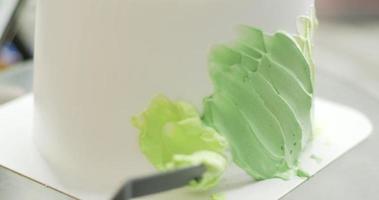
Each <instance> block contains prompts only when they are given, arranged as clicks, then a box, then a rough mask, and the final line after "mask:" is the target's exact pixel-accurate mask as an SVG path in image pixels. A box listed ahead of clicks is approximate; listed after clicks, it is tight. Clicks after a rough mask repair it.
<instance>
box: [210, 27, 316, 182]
mask: <svg viewBox="0 0 379 200" xmlns="http://www.w3.org/2000/svg"><path fill="white" fill-rule="evenodd" d="M301 39H304V40H301ZM307 42H308V40H307V39H306V37H300V36H296V37H294V36H291V35H288V34H286V33H284V32H277V33H275V34H273V35H268V34H265V33H264V32H262V31H261V30H259V29H256V28H252V27H248V26H243V27H241V28H240V29H239V35H238V37H237V39H236V40H235V41H233V42H232V43H230V44H227V45H219V46H216V47H214V48H213V50H212V51H211V55H210V59H209V66H210V77H211V79H212V81H213V84H214V93H213V94H212V95H211V96H210V97H208V98H206V100H205V111H204V116H203V119H204V121H205V122H206V123H207V124H208V125H209V126H212V127H214V128H215V129H216V130H217V131H218V132H219V133H221V134H222V135H224V136H225V137H226V138H227V140H228V142H229V144H230V146H231V150H232V154H233V158H234V161H235V162H236V163H237V164H238V165H239V166H240V167H241V168H242V169H244V170H245V171H246V172H247V173H248V174H250V175H251V176H253V177H254V178H256V179H258V180H259V179H267V178H272V177H280V178H287V177H288V175H289V174H291V172H295V170H297V166H298V158H299V155H300V153H301V151H302V149H303V148H304V146H305V144H307V142H308V141H309V140H310V135H311V130H312V123H311V108H312V96H313V78H312V77H313V72H312V70H313V69H312V63H311V62H310V61H311V59H310V52H309V50H310V49H309V48H308V46H307V45H309V44H308V43H307ZM300 44H301V45H302V46H300Z"/></svg>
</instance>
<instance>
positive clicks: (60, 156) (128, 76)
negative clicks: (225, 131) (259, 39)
mask: <svg viewBox="0 0 379 200" xmlns="http://www.w3.org/2000/svg"><path fill="white" fill-rule="evenodd" d="M312 2H313V0H306V1H305V0H287V1H279V0H239V1H238V2H237V1H232V0H97V1H94V0H80V1H78V0H39V2H38V3H39V4H38V11H37V32H36V35H37V36H36V49H35V53H36V57H35V66H36V69H35V89H34V92H35V120H34V122H35V124H34V126H35V127H34V136H35V141H36V143H37V145H38V147H39V149H40V151H41V152H42V153H43V154H44V156H45V157H46V158H47V159H48V160H49V161H50V162H51V163H52V166H54V168H56V169H57V171H58V172H60V173H59V174H62V175H63V176H62V177H65V176H64V175H65V172H67V171H71V172H77V176H75V177H65V178H67V179H69V180H70V179H72V180H75V179H86V180H88V182H90V183H94V184H93V185H94V186H96V187H100V188H109V187H111V188H112V187H117V184H119V183H120V182H121V181H122V180H124V179H125V178H128V177H131V176H133V177H134V176H137V175H141V174H144V173H147V172H151V171H152V170H153V169H152V167H151V166H150V164H149V163H148V162H147V161H146V160H145V158H144V157H143V156H142V154H141V153H140V150H139V148H138V142H137V137H138V134H137V131H136V129H134V128H133V127H132V126H131V124H130V118H131V116H132V115H134V114H137V113H139V112H141V111H142V110H143V109H144V108H145V107H146V106H147V105H148V102H149V100H150V99H151V98H152V97H153V96H154V95H156V94H158V93H163V94H166V95H168V96H169V97H171V98H174V99H182V100H186V101H188V102H191V103H194V104H195V105H198V106H199V109H201V107H200V105H201V102H202V99H203V98H204V97H205V96H207V95H209V94H210V93H211V84H210V80H209V78H208V72H207V65H206V63H207V54H208V50H209V48H210V47H211V46H212V45H214V44H217V43H220V42H222V43H224V42H225V41H229V40H232V39H233V38H234V35H235V32H234V30H235V28H236V26H237V25H239V24H246V25H251V26H257V27H261V28H263V29H264V30H267V31H270V32H272V31H275V30H284V31H288V32H295V31H296V20H297V17H298V16H299V15H303V14H307V13H308V11H309V8H310V6H311V4H312ZM135 166H138V167H135ZM141 166H145V167H141ZM83 168H84V169H85V170H81V169H83ZM83 172H84V173H83ZM74 174H75V173H74ZM100 180H101V181H100Z"/></svg>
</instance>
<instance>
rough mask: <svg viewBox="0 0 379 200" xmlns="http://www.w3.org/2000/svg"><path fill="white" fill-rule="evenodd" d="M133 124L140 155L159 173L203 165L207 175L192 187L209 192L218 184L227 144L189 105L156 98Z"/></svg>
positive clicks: (163, 97) (162, 97)
mask: <svg viewBox="0 0 379 200" xmlns="http://www.w3.org/2000/svg"><path fill="white" fill-rule="evenodd" d="M132 123H133V125H134V126H135V127H136V128H138V129H139V131H140V135H139V142H140V147H141V150H142V152H143V153H144V155H145V156H146V157H147V159H148V160H149V161H150V162H151V163H152V164H153V165H154V166H155V167H156V168H157V169H158V170H162V171H164V170H168V169H173V168H180V167H186V166H194V165H198V164H200V163H203V164H205V165H206V167H207V172H206V173H205V174H204V176H203V178H202V179H201V180H200V181H199V182H193V183H191V185H192V186H193V187H195V188H198V189H208V188H210V187H212V186H214V185H216V184H217V182H218V181H219V179H220V177H221V175H222V173H223V171H224V170H225V168H226V165H227V161H226V158H225V157H224V154H225V151H226V148H227V143H226V141H225V139H224V138H223V137H222V136H221V135H219V134H218V133H217V132H216V131H215V130H214V129H213V128H211V127H207V126H205V125H204V124H203V122H202V121H201V119H200V117H199V114H198V112H197V111H196V109H195V108H194V107H193V106H192V105H190V104H187V103H184V102H174V101H171V100H169V99H168V98H166V97H165V96H163V95H159V96H157V97H155V98H154V99H153V100H152V102H151V104H150V106H149V107H148V108H147V109H146V110H145V111H144V112H143V113H141V114H140V115H138V116H136V117H133V119H132Z"/></svg>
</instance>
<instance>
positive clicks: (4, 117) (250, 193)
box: [0, 95, 372, 200]
mask: <svg viewBox="0 0 379 200" xmlns="http://www.w3.org/2000/svg"><path fill="white" fill-rule="evenodd" d="M32 118H33V96H32V95H29V96H27V97H24V98H21V99H19V100H16V101H13V102H11V103H9V104H7V105H5V106H4V107H2V108H0V165H1V166H4V167H6V168H8V169H11V170H13V171H15V172H17V173H19V174H21V175H24V176H26V177H29V178H31V179H33V180H35V181H38V182H40V183H43V184H45V185H46V186H48V187H51V188H54V189H56V190H59V191H61V192H63V193H66V194H68V195H70V196H72V197H75V198H79V199H107V198H110V197H111V195H112V194H113V192H114V191H109V192H107V193H101V194H99V193H94V192H88V191H82V190H80V188H70V187H68V186H66V185H65V184H63V183H62V182H61V181H60V180H59V179H58V176H56V175H55V173H54V171H53V170H52V169H50V168H49V165H48V163H47V162H46V161H45V160H44V159H43V158H42V157H41V156H40V154H39V153H38V151H37V149H36V147H35V146H34V143H33V139H32ZM314 118H315V139H314V141H313V142H312V144H311V145H310V146H309V148H308V149H307V151H306V153H304V155H303V156H302V158H301V165H302V169H304V170H305V171H307V172H308V173H309V174H310V175H314V174H315V173H317V172H318V171H320V170H321V169H322V168H324V167H326V166H327V165H328V164H329V163H331V162H332V161H333V160H335V159H337V158H338V157H340V156H341V155H342V154H344V153H345V152H347V151H349V150H350V149H351V148H353V147H354V146H356V145H357V144H359V143H360V142H361V141H363V140H364V139H365V138H367V137H368V136H369V135H370V133H371V131H372V125H371V123H370V121H369V119H367V117H365V116H364V115H363V114H361V113H360V112H358V111H356V110H353V109H351V108H348V107H345V106H342V105H339V104H336V103H332V102H328V101H325V100H321V99H316V101H315V115H314ZM125 134H127V133H125ZM83 170H85V169H83ZM68 175H69V172H68ZM305 180H306V179H305V178H299V177H294V178H292V179H290V180H288V181H283V180H280V179H271V180H265V181H261V182H254V181H252V180H251V178H249V177H248V176H247V175H246V174H245V173H244V172H243V171H241V170H239V169H238V168H237V167H231V168H230V169H229V170H228V171H227V172H226V175H225V178H224V180H223V181H222V183H221V185H220V186H219V188H217V189H216V190H215V191H212V192H220V193H223V194H224V195H225V196H226V198H227V199H233V200H251V199H259V200H265V199H278V198H280V197H282V196H283V195H285V194H287V193H288V192H290V191H291V190H293V189H294V188H296V187H297V186H298V185H300V184H301V183H302V182H304V181H305ZM78 182H80V180H78ZM177 194H178V192H175V191H174V192H168V193H164V194H160V195H156V196H153V197H149V199H150V198H152V199H155V198H158V199H170V198H169V197H170V196H171V197H174V196H176V195H177ZM176 198H179V197H178V196H176ZM179 199H183V198H179ZM185 199H186V198H185ZM189 199H190V198H189ZM191 199H192V198H191ZM200 199H205V198H204V196H203V197H202V198H200ZM207 199H209V196H208V198H207Z"/></svg>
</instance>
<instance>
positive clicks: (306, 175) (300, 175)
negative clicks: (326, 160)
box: [296, 169, 311, 178]
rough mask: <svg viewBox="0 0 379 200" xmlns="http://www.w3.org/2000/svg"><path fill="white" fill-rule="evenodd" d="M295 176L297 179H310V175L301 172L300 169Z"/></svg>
mask: <svg viewBox="0 0 379 200" xmlns="http://www.w3.org/2000/svg"><path fill="white" fill-rule="evenodd" d="M296 175H297V176H298V177H303V178H310V177H311V175H310V174H309V173H308V172H306V171H304V170H301V169H299V170H297V171H296Z"/></svg>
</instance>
